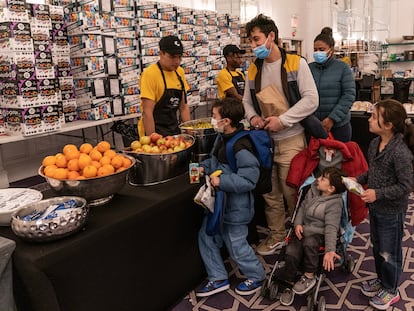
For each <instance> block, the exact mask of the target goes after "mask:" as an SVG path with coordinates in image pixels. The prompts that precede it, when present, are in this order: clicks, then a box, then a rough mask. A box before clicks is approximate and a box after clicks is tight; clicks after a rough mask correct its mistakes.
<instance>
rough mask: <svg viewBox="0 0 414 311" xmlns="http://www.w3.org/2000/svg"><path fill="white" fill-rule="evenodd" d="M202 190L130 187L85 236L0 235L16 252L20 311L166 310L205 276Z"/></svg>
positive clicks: (183, 182) (98, 213)
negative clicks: (31, 238) (40, 239)
mask: <svg viewBox="0 0 414 311" xmlns="http://www.w3.org/2000/svg"><path fill="white" fill-rule="evenodd" d="M197 190H198V185H190V184H189V182H188V177H187V176H185V175H184V176H180V177H179V178H176V179H175V180H172V181H170V182H167V183H164V184H160V185H156V186H149V187H132V186H129V185H126V186H125V187H124V188H123V189H122V190H121V191H120V192H119V193H118V194H116V195H115V197H114V198H113V199H112V201H110V202H109V203H107V204H105V205H103V206H97V207H92V208H91V210H90V214H89V218H88V221H87V224H86V227H85V228H84V229H83V230H82V231H80V232H78V233H76V234H75V235H72V236H70V237H66V238H64V239H61V240H58V241H55V242H49V243H41V244H35V243H29V242H25V241H23V240H21V239H20V238H17V237H16V236H15V235H14V234H13V232H12V231H11V229H10V228H9V227H2V228H0V236H4V237H7V238H10V239H12V240H15V241H16V244H17V246H16V249H15V252H14V255H13V264H14V266H13V267H14V271H13V273H14V283H15V284H14V293H15V299H16V304H17V307H18V309H19V310H21V311H26V310H28V311H31V310H38V311H46V310H47V311H54V310H65V311H66V310H73V311H82V310H85V311H95V310H97V311H98V310H99V311H105V310H111V311H114V310H117V311H120V310H131V311H132V310H133V311H140V310H145V311H147V310H167V309H168V307H170V306H171V305H172V304H173V303H175V302H176V301H177V300H178V299H180V298H181V297H182V296H184V295H185V294H186V293H187V291H189V290H191V289H192V288H194V287H195V286H196V285H197V284H198V283H199V282H200V281H201V280H202V279H203V275H204V273H205V272H204V268H203V264H202V261H201V258H200V255H199V252H198V246H197V232H198V229H199V228H200V224H201V219H202V208H201V207H199V206H197V205H196V204H194V202H193V197H194V195H195V193H196V191H197ZM45 196H46V197H48V196H51V193H50V192H49V193H45Z"/></svg>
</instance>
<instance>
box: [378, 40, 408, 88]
mask: <svg viewBox="0 0 414 311" xmlns="http://www.w3.org/2000/svg"><path fill="white" fill-rule="evenodd" d="M407 49H410V50H414V41H404V42H400V43H387V44H382V45H381V52H380V59H379V69H380V78H381V81H382V82H381V86H382V87H381V95H389V94H390V93H387V92H384V91H383V87H384V86H385V84H386V83H388V82H387V81H392V82H396V81H397V82H398V81H403V80H406V81H412V80H414V59H411V58H410V59H406V58H405V55H404V52H406V51H405V50H407ZM395 71H401V72H402V71H404V77H399V76H394V73H395ZM411 90H412V88H411ZM409 96H414V93H413V92H412V91H411V92H410V93H409Z"/></svg>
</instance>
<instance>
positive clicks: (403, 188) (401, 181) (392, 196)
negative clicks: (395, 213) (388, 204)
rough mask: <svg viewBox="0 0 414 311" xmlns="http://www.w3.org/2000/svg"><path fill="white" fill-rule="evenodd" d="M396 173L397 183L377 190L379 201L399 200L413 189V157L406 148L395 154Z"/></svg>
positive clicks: (396, 151)
mask: <svg viewBox="0 0 414 311" xmlns="http://www.w3.org/2000/svg"><path fill="white" fill-rule="evenodd" d="M393 157H394V159H393V162H394V172H395V177H396V180H397V183H395V184H393V185H390V186H386V187H382V188H378V189H375V195H376V197H377V200H381V199H384V198H385V199H387V200H398V199H399V198H401V197H404V196H405V195H407V194H408V193H410V191H411V190H412V187H413V174H412V172H413V164H412V163H413V157H412V154H411V152H410V151H408V150H407V149H406V148H401V149H400V150H395V151H394V152H393Z"/></svg>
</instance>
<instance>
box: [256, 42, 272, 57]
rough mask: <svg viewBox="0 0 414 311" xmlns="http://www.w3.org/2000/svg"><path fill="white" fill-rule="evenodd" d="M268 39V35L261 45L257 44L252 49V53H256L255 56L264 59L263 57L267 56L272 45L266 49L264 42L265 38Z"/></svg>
mask: <svg viewBox="0 0 414 311" xmlns="http://www.w3.org/2000/svg"><path fill="white" fill-rule="evenodd" d="M268 39H269V37H267V39H266V41H265V43H263V44H262V45H259V46H257V47H255V48H254V49H253V53H254V55H256V57H257V58H260V59H265V58H267V57H269V55H270V51H271V49H272V46H270V49H268V48H267V47H266V43H267V40H268Z"/></svg>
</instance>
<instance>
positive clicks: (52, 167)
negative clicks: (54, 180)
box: [43, 164, 57, 177]
mask: <svg viewBox="0 0 414 311" xmlns="http://www.w3.org/2000/svg"><path fill="white" fill-rule="evenodd" d="M56 169H57V166H56V165H54V164H52V165H48V166H46V167H45V168H44V169H43V173H44V174H45V175H46V176H47V177H53V174H54V173H55V170H56Z"/></svg>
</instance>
